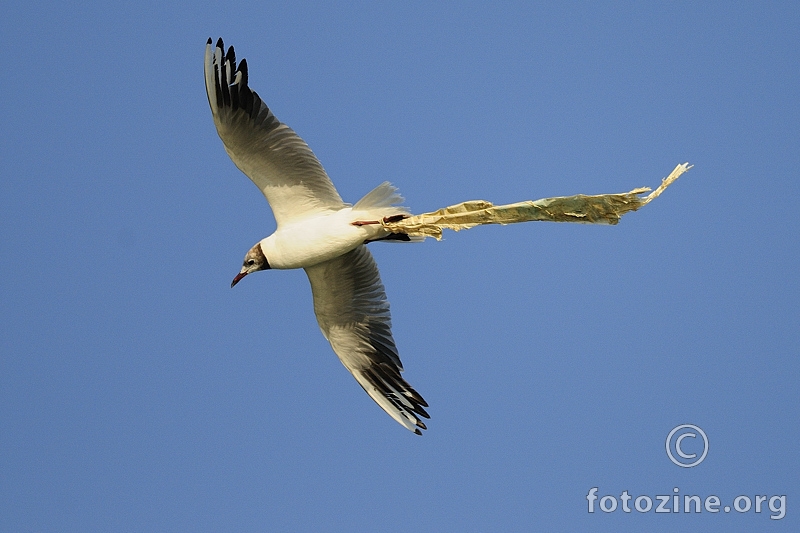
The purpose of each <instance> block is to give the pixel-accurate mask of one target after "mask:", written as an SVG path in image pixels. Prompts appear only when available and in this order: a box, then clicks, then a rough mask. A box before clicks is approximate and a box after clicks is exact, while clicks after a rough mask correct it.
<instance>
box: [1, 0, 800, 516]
mask: <svg viewBox="0 0 800 533" xmlns="http://www.w3.org/2000/svg"><path fill="white" fill-rule="evenodd" d="M0 34H2V35H3V36H4V42H5V46H6V53H5V57H6V60H5V62H4V64H5V68H4V75H3V77H2V82H0V91H2V99H0V124H2V127H0V136H1V139H2V140H1V141H0V160H1V161H2V167H1V168H0V174H2V179H0V280H1V281H0V284H2V298H1V299H0V530H1V531H9V532H11V531H15V532H16V531H59V532H61V531H81V532H86V531H407V530H417V531H501V530H503V531H531V530H541V531H643V530H647V531H726V532H730V531H753V530H760V531H797V530H798V524H799V522H798V516H800V515H799V514H798V509H795V507H798V506H800V504H798V503H797V502H798V501H800V500H798V498H800V482H798V480H800V475H798V470H799V468H798V467H800V457H799V455H798V453H799V451H798V445H797V443H798V442H800V430H799V429H798V424H797V420H798V419H799V418H800V401H798V400H800V398H798V387H797V383H798V380H799V379H800V363H799V362H798V355H800V340H799V338H798V325H800V305H799V304H798V297H799V296H800V291H799V290H798V281H797V270H798V265H799V264H800V246H798V237H797V236H798V230H799V229H800V223H799V222H798V218H797V216H796V215H795V208H794V204H795V201H796V199H797V198H798V196H800V187H798V169H800V103H799V102H800V70H798V65H799V64H800V48H799V47H798V43H800V8H799V7H798V6H797V4H796V2H771V3H767V4H764V3H758V2H750V3H747V2H735V3H731V2H717V3H714V2H707V3H697V2H669V3H663V4H652V3H650V4H648V3H640V2H614V3H603V4H598V3H594V2H585V3H584V2H559V3H551V4H549V5H535V4H533V3H530V2H521V3H496V2H493V3H488V2H487V3H485V4H475V3H439V4H437V5H435V6H431V5H429V4H428V3H421V2H414V3H406V4H405V5H404V6H402V7H400V6H395V5H392V4H390V3H382V2H381V3H374V2H364V3H352V4H349V5H348V6H347V7H343V6H339V5H335V4H326V5H311V4H309V5H303V6H300V7H297V6H292V5H290V4H286V3H273V2H253V3H241V4H214V3H200V2H194V3H168V4H166V5H165V4H164V3H162V2H140V3H136V4H131V5H117V4H115V3H109V2H75V3H58V4H51V3H46V2H45V3H42V2H26V3H24V5H14V6H7V7H6V8H5V9H4V15H3V17H2V19H0ZM219 36H221V37H223V38H224V39H225V41H226V43H227V44H233V45H235V47H236V50H237V53H238V56H239V57H240V58H241V57H246V58H247V59H248V63H249V66H250V82H251V86H252V87H253V88H255V89H256V90H257V91H258V92H259V94H260V95H261V97H262V98H263V99H264V100H265V101H266V102H267V104H268V105H269V106H270V107H271V108H272V110H273V111H274V113H275V114H276V115H277V116H278V118H280V119H281V120H283V121H284V122H286V123H288V124H289V125H290V126H292V127H293V128H294V129H295V130H296V131H297V132H298V133H299V134H300V135H301V136H302V137H303V138H304V139H305V140H306V141H307V142H308V143H309V145H310V146H311V148H312V149H313V150H314V152H315V153H316V154H317V156H318V157H319V158H320V160H321V161H322V163H323V165H324V166H325V168H326V170H327V171H328V174H329V175H330V176H331V178H332V179H333V181H334V183H335V184H336V185H337V187H338V189H339V191H340V193H341V194H342V196H343V197H344V198H345V199H346V200H349V201H356V200H358V199H359V198H360V197H361V196H363V195H364V194H365V193H366V192H368V191H369V190H371V189H372V188H373V187H374V186H375V185H377V184H378V183H380V182H382V181H384V180H388V181H391V182H393V183H394V184H395V185H397V186H398V187H399V188H400V190H401V192H402V193H403V194H404V196H405V197H406V204H407V205H408V206H409V207H410V208H411V209H412V210H413V211H414V212H425V211H431V210H434V209H437V208H440V207H444V206H446V205H451V204H454V203H457V202H461V201H465V200H471V199H486V200H490V201H493V202H495V203H510V202H516V201H521V200H528V199H537V198H543V197H548V196H561V195H570V194H577V193H585V194H597V193H608V192H622V191H627V190H630V189H632V188H634V187H639V186H656V185H657V184H658V183H659V180H660V178H662V177H663V176H666V175H667V174H668V173H669V171H670V170H672V168H673V167H674V166H675V165H676V164H678V163H681V162H684V161H689V162H690V163H692V164H694V165H695V167H694V168H693V169H692V170H691V171H690V172H689V173H687V174H686V175H684V176H683V177H682V178H681V179H680V180H679V181H678V182H677V183H676V184H675V185H673V186H672V187H671V188H670V189H669V190H668V191H667V192H666V193H665V194H664V195H663V196H662V197H661V198H659V199H658V200H657V201H655V202H654V203H653V204H651V205H649V206H647V207H646V208H645V209H643V210H642V211H640V212H637V213H632V214H629V215H627V216H626V217H625V218H624V219H623V220H622V222H621V223H620V225H618V226H615V227H608V226H603V227H599V226H598V227H595V226H585V225H571V224H547V223H529V224H520V225H516V226H506V227H482V228H476V229H472V230H470V231H468V232H462V233H457V234H456V233H448V234H446V238H445V240H444V241H442V242H435V241H432V240H429V241H427V242H425V243H423V244H416V245H386V244H384V245H381V244H377V243H376V244H373V245H371V249H372V251H373V254H374V255H375V257H376V259H377V261H378V263H379V265H380V267H381V272H382V276H383V280H384V283H385V285H386V290H387V292H388V295H389V298H390V301H391V304H392V313H393V323H394V334H395V338H396V341H397V344H398V347H399V349H400V353H401V356H402V359H403V362H404V364H405V367H406V373H405V377H406V379H407V380H408V381H409V382H410V383H411V384H412V385H413V386H414V387H415V388H416V389H417V390H419V391H420V393H422V394H423V395H424V397H425V398H426V399H427V401H428V402H429V403H430V406H431V408H430V413H431V415H432V419H431V421H430V423H429V425H428V427H429V428H430V429H429V430H428V431H427V432H426V433H425V435H424V436H423V437H416V436H415V435H413V434H411V433H409V432H408V431H406V430H404V429H403V428H402V427H400V426H399V425H398V424H396V423H395V422H394V421H393V420H391V419H390V418H389V417H388V416H386V415H385V414H384V413H383V412H382V411H381V410H380V409H379V408H378V407H377V406H376V405H375V404H374V403H373V402H372V401H371V400H370V399H369V398H368V397H367V395H366V394H364V392H363V391H362V390H361V389H360V388H359V387H358V385H357V384H356V382H355V381H354V380H353V379H352V377H351V376H350V375H349V374H348V373H347V372H346V370H345V369H344V368H343V367H342V365H341V364H340V363H339V362H338V361H337V359H336V357H335V355H334V354H333V352H332V350H331V349H330V346H329V345H328V344H327V343H326V341H325V340H324V338H323V337H322V335H321V334H320V332H319V330H318V328H317V326H316V322H315V319H314V315H313V311H312V307H311V297H310V290H309V287H308V282H307V279H306V277H305V275H304V274H303V273H302V272H299V271H288V272H283V271H282V272H275V271H273V272H266V273H260V274H258V275H253V276H249V277H248V278H247V279H246V280H244V281H243V282H242V283H240V284H239V285H237V286H236V288H235V289H233V290H232V289H230V288H229V284H230V281H231V279H232V278H233V276H234V275H235V274H236V273H237V272H238V269H239V267H240V265H241V260H242V257H243V256H244V253H245V252H246V251H247V249H248V248H249V247H250V246H252V245H253V243H255V242H256V241H258V240H259V239H261V238H262V237H264V236H266V235H267V234H269V233H270V232H271V231H273V229H274V221H273V219H272V215H271V213H270V211H269V209H268V206H267V204H266V202H265V201H264V199H263V197H262V196H261V195H260V194H259V193H258V191H257V190H256V188H255V187H254V186H253V185H252V184H251V183H250V181H249V180H248V179H247V178H245V177H244V175H242V174H241V173H240V172H239V171H238V170H237V169H236V168H235V167H234V166H233V164H232V163H231V161H230V160H229V159H228V157H227V155H226V154H225V152H224V150H223V148H222V144H221V142H220V140H219V138H218V137H217V134H216V132H215V130H214V126H213V123H212V120H211V115H210V111H209V109H208V104H207V101H206V95H205V91H204V87H203V74H202V58H203V51H204V46H205V42H206V39H207V38H208V37H214V38H215V39H216V38H217V37H219ZM686 423H689V424H695V425H697V426H698V427H700V428H702V429H703V431H704V432H705V433H706V435H707V436H708V439H709V449H708V454H707V457H706V459H705V460H704V462H703V463H701V464H700V465H698V466H696V467H694V468H680V467H678V466H676V465H674V464H673V463H672V462H670V460H669V458H668V457H667V454H666V453H665V439H666V437H667V434H668V433H669V432H670V430H672V428H674V427H676V426H678V425H681V424H686ZM698 442H699V440H698V439H696V438H695V439H692V438H688V439H686V440H684V441H683V443H684V447H683V450H685V451H687V452H689V453H695V452H697V451H699V450H698V449H697V443H698ZM593 487H597V488H598V491H597V496H598V498H602V497H603V496H613V501H614V502H615V503H618V504H619V506H618V508H617V509H616V510H615V511H614V512H609V513H605V512H603V511H602V510H601V509H600V508H599V505H600V501H599V500H598V501H597V502H595V503H594V505H595V508H594V512H593V513H590V512H589V511H588V505H589V502H588V500H587V495H588V494H589V492H590V489H592V488H593ZM675 488H677V489H678V490H679V495H680V496H684V495H698V496H701V497H703V498H707V497H708V496H710V495H716V496H718V497H719V498H720V501H721V502H722V503H721V506H720V507H724V506H725V505H727V506H729V507H730V506H732V502H734V499H735V498H736V497H737V496H747V497H748V498H749V501H752V503H753V506H752V508H750V510H749V511H747V512H741V513H739V512H737V511H736V510H731V512H729V513H725V512H722V511H721V512H719V513H710V512H707V511H705V510H703V511H702V512H700V513H684V512H682V508H681V512H680V513H678V514H674V513H670V514H656V513H655V512H654V510H651V511H649V512H646V513H640V512H638V511H636V510H635V509H634V510H633V511H632V512H630V513H625V512H624V511H623V510H622V499H621V495H622V493H623V491H627V493H628V494H629V495H631V496H632V497H633V498H636V497H637V496H640V495H642V496H648V497H649V498H650V499H651V500H652V501H654V502H655V503H656V504H657V503H658V500H657V499H656V496H658V495H672V494H673V493H674V489H675ZM757 495H764V496H767V497H772V496H781V495H784V496H786V499H785V502H786V503H785V506H784V510H785V517H783V518H782V519H780V520H774V519H770V516H777V515H778V514H779V513H777V512H771V511H770V510H769V507H768V504H767V503H764V504H762V512H761V513H756V512H755V497H756V496H757ZM642 501H644V500H642ZM611 502H612V499H606V500H605V505H606V508H609V507H610V506H611ZM775 502H776V505H777V502H778V500H775ZM629 505H630V506H631V507H632V506H633V500H632V501H631V503H630V504H629ZM739 506H740V508H744V500H739Z"/></svg>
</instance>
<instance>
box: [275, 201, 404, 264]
mask: <svg viewBox="0 0 800 533" xmlns="http://www.w3.org/2000/svg"><path fill="white" fill-rule="evenodd" d="M398 214H406V211H405V210H403V209H401V208H398V207H396V206H390V207H374V206H371V207H369V208H365V209H360V210H355V209H354V208H352V207H343V208H341V209H339V210H338V211H332V212H330V213H325V214H322V215H320V216H312V217H308V218H305V219H300V220H297V221H292V222H288V223H285V224H282V225H281V226H280V227H278V229H277V230H276V231H275V232H274V233H273V234H272V235H270V236H269V237H267V238H265V239H263V240H262V241H261V242H260V243H259V244H260V245H261V249H262V251H263V252H264V255H265V256H266V257H267V258H269V264H270V267H271V268H283V269H290V268H306V267H310V266H313V265H316V264H318V263H321V262H323V261H329V260H331V259H334V258H336V257H339V256H340V255H344V254H346V253H347V252H349V251H351V250H353V249H355V248H356V247H357V246H360V245H362V244H364V243H367V242H370V241H374V240H379V239H381V238H384V237H387V236H389V235H390V232H389V231H388V230H386V229H384V228H383V227H382V226H381V225H380V224H363V223H362V222H364V221H371V220H376V219H382V218H385V217H390V216H395V215H398Z"/></svg>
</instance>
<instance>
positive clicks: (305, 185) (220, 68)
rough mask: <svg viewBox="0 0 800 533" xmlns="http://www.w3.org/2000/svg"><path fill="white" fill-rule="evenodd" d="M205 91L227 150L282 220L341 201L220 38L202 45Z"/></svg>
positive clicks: (334, 206) (338, 205) (243, 64)
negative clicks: (204, 55) (249, 81)
mask: <svg viewBox="0 0 800 533" xmlns="http://www.w3.org/2000/svg"><path fill="white" fill-rule="evenodd" d="M205 74H206V93H207V94H208V103H209V105H210V106H211V114H212V115H213V116H214V124H215V125H216V126H217V133H219V136H220V138H221V139H222V142H223V144H224V145H225V150H226V151H227V152H228V155H229V156H230V157H231V159H232V160H233V162H234V163H235V164H236V166H237V167H239V169H240V170H241V171H242V172H244V173H245V174H246V175H247V177H248V178H250V179H251V180H253V183H255V184H256V186H257V187H258V188H259V189H260V190H261V192H262V193H264V196H266V197H267V201H268V202H269V204H270V206H271V207H272V211H273V213H274V214H275V220H276V222H277V223H278V225H280V224H281V223H284V222H290V221H292V220H295V219H300V218H303V217H305V216H308V215H309V214H312V213H317V212H320V211H326V210H338V209H341V208H342V207H343V206H344V205H345V204H344V202H342V198H341V197H340V196H339V193H338V192H336V188H335V187H334V186H333V183H332V182H331V180H330V178H329V177H328V175H327V174H326V173H325V170H324V169H323V168H322V165H321V164H320V162H319V160H318V159H317V157H316V156H315V155H314V153H313V152H312V151H311V149H310V148H309V147H308V145H307V144H306V143H305V141H303V139H301V138H300V137H299V136H298V135H297V134H296V133H295V132H294V131H293V130H292V129H291V128H289V127H288V126H287V125H286V124H283V123H281V122H280V121H279V120H278V119H277V118H275V115H273V114H272V111H270V110H269V108H268V107H267V106H266V104H264V102H262V101H261V98H259V96H258V95H257V94H256V92H255V91H253V90H252V89H250V87H248V86H247V61H246V60H244V59H243V60H242V62H241V64H239V65H238V66H237V65H236V54H235V53H234V51H233V47H232V46H231V47H230V48H228V52H227V53H225V47H224V44H223V43H222V39H220V40H218V41H217V45H216V46H212V44H211V39H209V40H208V44H207V45H206V57H205Z"/></svg>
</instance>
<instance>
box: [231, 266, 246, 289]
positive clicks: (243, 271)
mask: <svg viewBox="0 0 800 533" xmlns="http://www.w3.org/2000/svg"><path fill="white" fill-rule="evenodd" d="M247 274H249V272H248V271H247V270H244V269H242V271H241V272H239V273H238V274H236V277H235V278H233V281H231V289H232V288H233V286H234V285H236V284H237V283H239V282H240V281H241V280H242V278H243V277H245V276H246V275H247Z"/></svg>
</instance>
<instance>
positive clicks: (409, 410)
mask: <svg viewBox="0 0 800 533" xmlns="http://www.w3.org/2000/svg"><path fill="white" fill-rule="evenodd" d="M364 376H365V377H366V378H367V379H368V380H369V381H370V383H371V384H372V386H373V387H375V388H376V389H377V390H378V391H379V392H380V393H381V394H382V395H383V396H384V397H385V398H387V399H388V400H389V401H390V402H391V403H392V405H394V407H395V408H396V409H397V410H398V411H400V412H401V413H403V414H404V415H405V417H406V418H407V419H408V420H409V421H411V422H413V423H414V425H415V426H417V427H416V428H414V430H413V431H414V433H416V434H417V435H421V434H422V433H421V432H420V430H421V429H428V428H427V426H426V425H425V423H424V422H422V420H420V417H422V418H427V419H430V417H431V416H430V415H429V414H428V412H427V411H425V409H424V407H428V403H427V402H426V401H425V400H424V399H423V398H422V396H421V395H420V394H419V393H418V392H417V391H416V390H414V387H412V386H411V385H410V384H409V383H408V382H407V381H406V380H404V379H403V378H402V377H401V376H400V372H399V371H398V370H397V369H395V368H393V367H391V366H389V365H386V364H380V363H379V364H376V365H373V366H372V367H370V368H369V369H368V370H367V371H365V372H364ZM387 385H389V386H390V387H391V388H393V389H395V390H397V391H399V392H400V394H401V395H402V396H403V399H404V400H405V401H403V400H401V399H399V398H397V395H396V394H395V393H394V392H393V391H392V390H391V389H390V388H389V387H387ZM406 402H408V403H410V404H411V406H410V407H409V406H408V404H407V403H406ZM409 415H410V417H409ZM412 418H413V420H412Z"/></svg>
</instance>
